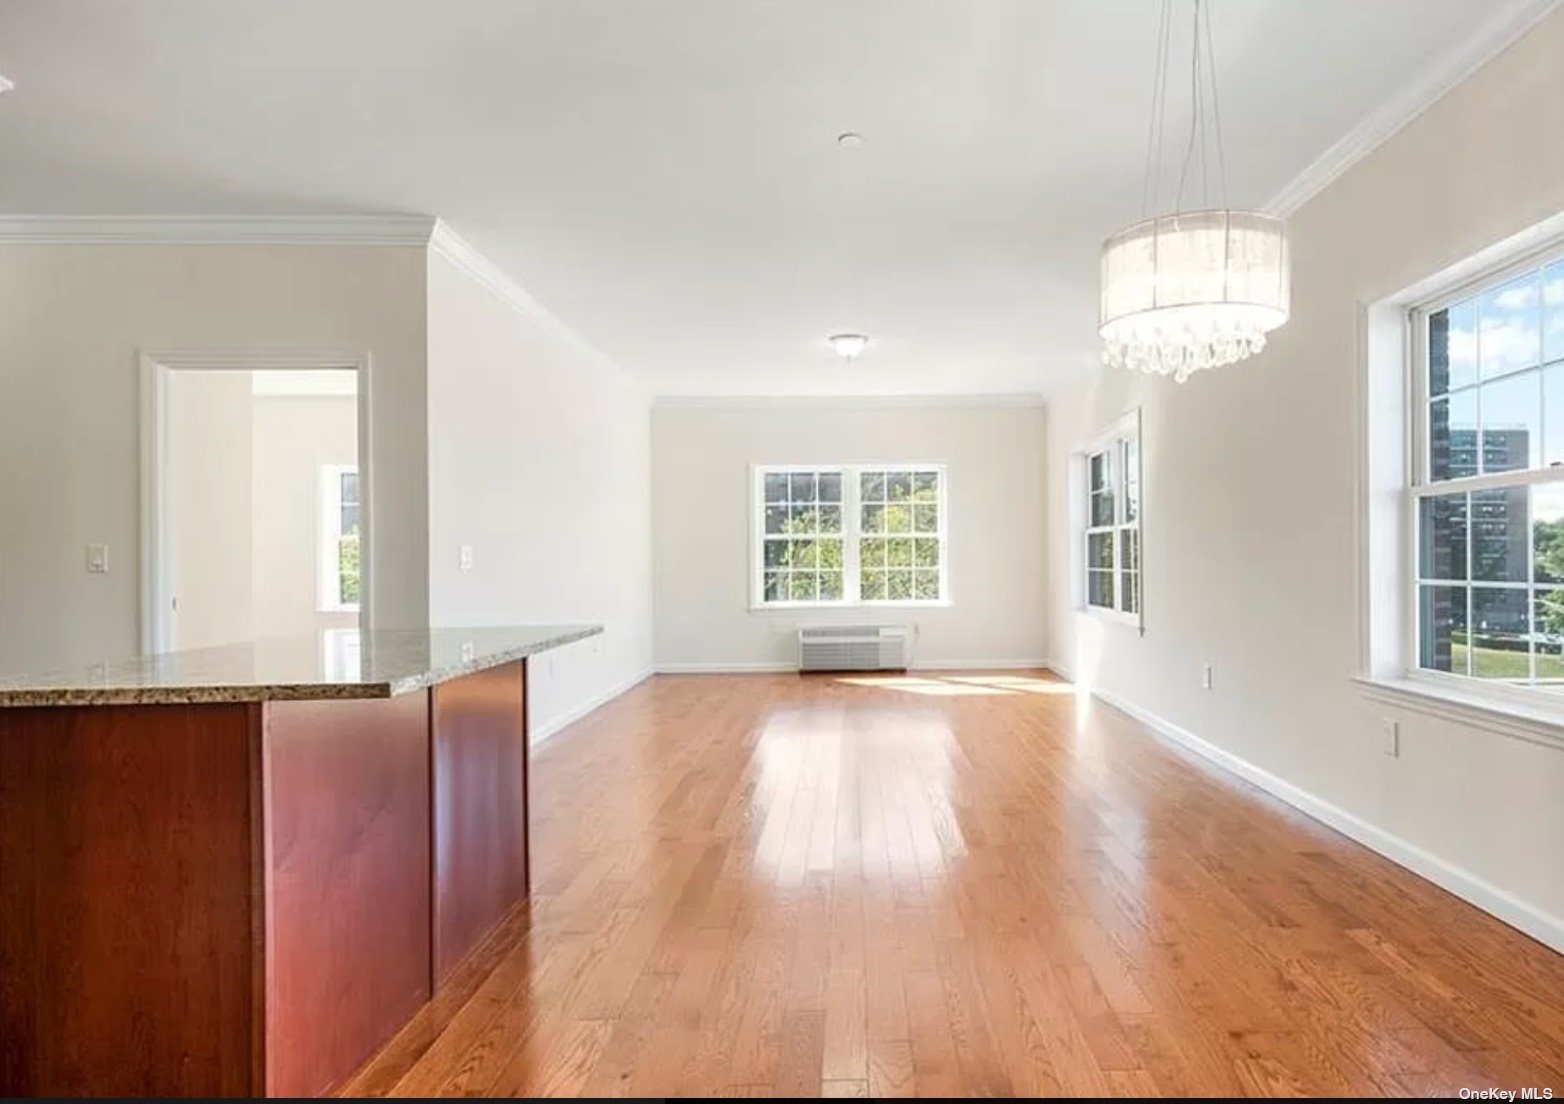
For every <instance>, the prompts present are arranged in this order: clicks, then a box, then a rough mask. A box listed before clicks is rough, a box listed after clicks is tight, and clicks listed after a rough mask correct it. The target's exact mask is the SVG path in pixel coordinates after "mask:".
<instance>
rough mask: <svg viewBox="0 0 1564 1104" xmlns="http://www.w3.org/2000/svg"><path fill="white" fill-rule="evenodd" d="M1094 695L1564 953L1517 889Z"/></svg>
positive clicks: (1563, 942)
mask: <svg viewBox="0 0 1564 1104" xmlns="http://www.w3.org/2000/svg"><path fill="white" fill-rule="evenodd" d="M1092 694H1093V696H1094V697H1097V698H1100V699H1101V700H1102V701H1103V702H1105V703H1106V704H1108V705H1111V706H1112V707H1113V708H1115V709H1117V710H1119V711H1120V712H1121V713H1124V714H1127V715H1128V716H1131V717H1133V718H1135V719H1136V720H1137V721H1140V722H1141V723H1142V724H1144V725H1145V726H1146V727H1147V728H1149V729H1151V730H1152V731H1153V732H1156V733H1157V734H1159V735H1161V736H1163V737H1165V738H1166V739H1168V740H1171V741H1172V742H1173V743H1176V744H1179V745H1181V746H1183V747H1185V748H1188V749H1189V750H1190V751H1192V752H1194V753H1195V754H1196V755H1199V756H1201V757H1202V758H1204V759H1207V760H1209V761H1210V762H1212V763H1215V764H1216V765H1217V766H1219V767H1222V768H1223V769H1224V770H1227V771H1230V772H1231V773H1233V774H1236V775H1238V777H1240V778H1242V779H1244V781H1246V782H1249V783H1251V784H1253V785H1255V786H1258V787H1259V788H1260V789H1262V790H1264V791H1265V792H1266V793H1268V794H1270V795H1272V796H1273V797H1276V798H1279V799H1281V800H1282V801H1285V802H1286V803H1287V804H1289V805H1291V806H1292V807H1293V808H1295V809H1297V810H1298V811H1300V812H1302V813H1306V814H1307V815H1309V816H1311V817H1313V818H1314V819H1315V820H1317V821H1319V822H1321V823H1322V824H1325V825H1328V826H1329V827H1331V828H1334V829H1335V830H1336V831H1338V832H1340V833H1341V834H1342V835H1344V836H1347V837H1349V838H1350V839H1353V840H1356V841H1357V842H1358V843H1361V844H1362V845H1363V846H1364V847H1367V848H1368V849H1369V850H1371V851H1375V852H1378V853H1379V854H1381V855H1383V856H1384V857H1385V858H1387V859H1389V860H1390V861H1391V862H1393V863H1396V864H1398V865H1400V866H1403V867H1405V868H1406V869H1408V870H1410V871H1412V873H1414V874H1417V875H1420V876H1421V877H1424V878H1427V879H1428V880H1429V881H1430V882H1433V883H1434V884H1435V885H1437V886H1439V887H1440V888H1441V889H1444V890H1447V891H1448V892H1450V893H1453V894H1455V895H1456V896H1457V897H1459V898H1461V899H1462V900H1463V901H1466V902H1467V903H1468V904H1471V905H1475V906H1476V907H1477V908H1480V909H1482V910H1483V911H1484V912H1486V913H1488V914H1489V915H1491V916H1494V917H1497V918H1498V919H1500V920H1502V921H1504V922H1505V923H1506V924H1509V925H1510V926H1511V927H1512V928H1517V929H1519V930H1520V931H1522V932H1525V933H1526V934H1527V935H1529V936H1531V937H1532V938H1533V939H1535V940H1537V941H1538V942H1539V943H1544V944H1546V945H1547V946H1549V947H1552V948H1553V949H1554V950H1555V951H1559V952H1560V953H1564V920H1561V919H1560V918H1559V917H1557V916H1553V915H1551V914H1549V913H1547V912H1544V911H1543V910H1542V909H1539V908H1537V907H1536V906H1535V905H1532V904H1530V903H1529V902H1527V901H1523V900H1521V899H1520V898H1519V897H1517V896H1515V895H1514V894H1513V893H1510V892H1508V891H1506V890H1503V889H1500V888H1499V887H1498V886H1496V885H1494V884H1492V883H1491V882H1487V881H1484V880H1483V879H1482V878H1479V877H1478V876H1477V875H1475V874H1473V873H1471V872H1470V871H1468V870H1465V869H1462V868H1461V867H1459V866H1455V865H1454V864H1452V863H1448V862H1446V861H1445V860H1443V859H1441V858H1439V857H1438V856H1436V855H1432V854H1430V853H1429V852H1427V851H1424V850H1423V849H1422V848H1421V847H1418V846H1416V845H1415V844H1412V843H1408V842H1407V841H1406V840H1404V839H1402V838H1401V837H1400V836H1397V835H1393V834H1391V833H1390V832H1387V831H1385V830H1384V829H1383V828H1380V827H1377V826H1376V825H1373V824H1370V823H1369V822H1368V821H1366V820H1363V819H1362V818H1361V817H1358V816H1355V815H1354V814H1352V813H1349V812H1347V811H1346V810H1345V809H1343V808H1341V807H1339V806H1336V805H1332V804H1331V803H1330V802H1328V801H1326V800H1324V799H1323V798H1319V797H1316V796H1315V795H1314V794H1312V793H1309V792H1308V791H1307V790H1304V789H1300V788H1299V787H1297V786H1295V785H1293V784H1292V783H1291V782H1288V781H1286V780H1285V779H1282V778H1279V777H1277V776H1276V775H1274V774H1272V773H1271V772H1270V771H1267V770H1264V769H1262V768H1260V767H1257V766H1255V765H1254V764H1253V763H1251V762H1249V761H1248V760H1247V759H1243V758H1240V757H1239V756H1237V755H1234V754H1233V753H1232V752H1230V751H1225V750H1223V749H1222V748H1219V747H1217V746H1216V745H1215V744H1212V743H1209V742H1207V741H1205V740H1202V739H1201V738H1200V737H1199V736H1196V735H1195V734H1194V733H1193V732H1190V731H1189V730H1188V729H1185V728H1180V727H1179V726H1178V725H1176V724H1173V723H1172V722H1170V721H1166V720H1164V719H1163V718H1161V717H1159V716H1157V715H1156V714H1155V713H1151V712H1148V711H1147V710H1144V709H1142V708H1140V707H1139V706H1137V705H1134V704H1132V703H1130V702H1127V701H1125V700H1124V699H1123V698H1121V697H1119V696H1118V695H1117V694H1111V693H1108V692H1107V691H1105V690H1093V691H1092Z"/></svg>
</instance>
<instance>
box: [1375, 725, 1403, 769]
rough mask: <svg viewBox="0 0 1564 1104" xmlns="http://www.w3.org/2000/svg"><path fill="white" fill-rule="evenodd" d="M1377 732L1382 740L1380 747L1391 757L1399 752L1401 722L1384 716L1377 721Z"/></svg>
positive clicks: (1394, 756)
mask: <svg viewBox="0 0 1564 1104" xmlns="http://www.w3.org/2000/svg"><path fill="white" fill-rule="evenodd" d="M1379 734H1380V737H1381V739H1382V740H1383V741H1384V742H1383V744H1382V749H1383V750H1384V752H1385V754H1386V755H1388V756H1390V757H1391V758H1392V759H1394V758H1396V757H1397V756H1399V755H1400V754H1401V724H1400V722H1398V721H1393V720H1391V719H1390V718H1389V717H1384V718H1382V719H1381V720H1380V722H1379Z"/></svg>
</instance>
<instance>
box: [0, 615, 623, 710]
mask: <svg viewBox="0 0 1564 1104" xmlns="http://www.w3.org/2000/svg"><path fill="white" fill-rule="evenodd" d="M602 631H603V627H602V626H601V625H503V626H492V627H485V628H439V629H412V630H407V629H389V630H379V631H372V632H365V633H360V632H358V631H356V630H339V631H333V632H326V633H317V634H314V635H308V636H295V637H278V638H276V639H270V640H254V641H248V642H246V643H242V644H225V645H222V646H220V647H215V648H196V649H192V650H190V651H185V652H166V653H163V654H160V655H152V656H143V657H142V658H140V659H131V660H126V661H124V662H120V663H100V664H94V665H91V666H87V667H75V668H68V669H64V670H57V671H45V672H41V673H39V674H28V675H9V676H3V677H0V707H3V706H28V705H188V704H196V703H204V702H257V701H288V700H300V699H310V698H389V697H391V696H392V695H394V694H405V693H408V692H409V691H412V690H421V689H423V688H425V687H427V686H433V685H434V684H436V683H439V682H445V681H446V680H448V679H453V678H458V677H460V676H462V675H466V674H471V673H472V672H474V671H482V670H484V669H486V668H489V667H498V666H499V665H500V664H502V663H510V662H512V661H514V660H518V659H522V658H524V657H526V656H530V655H534V654H536V653H537V652H542V651H547V650H548V649H550V648H558V647H560V646H561V645H564V644H570V643H573V642H575V641H577V640H584V639H585V638H587V637H589V636H594V635H596V634H598V633H600V632H602Z"/></svg>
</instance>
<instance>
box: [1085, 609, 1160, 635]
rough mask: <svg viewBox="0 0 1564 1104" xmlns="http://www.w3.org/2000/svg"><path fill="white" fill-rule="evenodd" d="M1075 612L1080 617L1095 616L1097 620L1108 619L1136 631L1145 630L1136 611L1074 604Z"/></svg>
mask: <svg viewBox="0 0 1564 1104" xmlns="http://www.w3.org/2000/svg"><path fill="white" fill-rule="evenodd" d="M1075 612H1076V613H1078V614H1080V615H1081V616H1082V617H1092V618H1096V619H1097V620H1098V621H1109V622H1112V623H1113V624H1115V625H1126V626H1128V627H1129V628H1132V629H1135V630H1136V631H1137V632H1143V631H1144V630H1145V626H1143V625H1142V624H1141V620H1140V615H1139V614H1136V613H1125V612H1124V611H1123V610H1111V609H1104V608H1103V607H1102V606H1076V607H1075Z"/></svg>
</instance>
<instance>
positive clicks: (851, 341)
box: [827, 333, 869, 360]
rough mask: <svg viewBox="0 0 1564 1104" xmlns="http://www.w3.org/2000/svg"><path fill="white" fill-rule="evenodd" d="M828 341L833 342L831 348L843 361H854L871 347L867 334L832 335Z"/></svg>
mask: <svg viewBox="0 0 1564 1104" xmlns="http://www.w3.org/2000/svg"><path fill="white" fill-rule="evenodd" d="M827 340H828V341H830V342H831V348H833V349H835V350H836V355H837V356H839V357H841V358H842V359H843V360H852V359H853V358H854V357H856V356H857V355H858V354H859V353H861V352H863V351H864V350H865V349H867V348H868V347H869V337H868V335H867V334H858V333H839V334H832V335H831V336H830V337H829V338H827Z"/></svg>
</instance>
